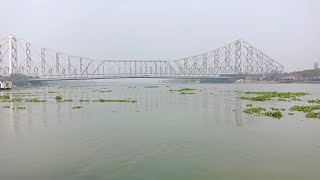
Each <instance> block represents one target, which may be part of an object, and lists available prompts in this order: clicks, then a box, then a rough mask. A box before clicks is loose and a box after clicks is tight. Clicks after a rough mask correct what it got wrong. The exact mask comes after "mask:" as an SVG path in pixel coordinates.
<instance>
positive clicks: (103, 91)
mask: <svg viewBox="0 0 320 180" xmlns="http://www.w3.org/2000/svg"><path fill="white" fill-rule="evenodd" d="M98 92H101V93H106V92H112V90H100V91H98Z"/></svg>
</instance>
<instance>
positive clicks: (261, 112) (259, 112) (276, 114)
mask: <svg viewBox="0 0 320 180" xmlns="http://www.w3.org/2000/svg"><path fill="white" fill-rule="evenodd" d="M243 112H244V113H246V114H251V115H254V116H269V117H273V118H277V119H280V118H282V117H283V115H282V113H281V112H280V111H266V109H265V108H261V107H254V108H248V109H245V110H244V111H243Z"/></svg>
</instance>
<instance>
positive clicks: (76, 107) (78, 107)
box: [72, 106, 82, 109]
mask: <svg viewBox="0 0 320 180" xmlns="http://www.w3.org/2000/svg"><path fill="white" fill-rule="evenodd" d="M81 108H82V107H81V106H75V107H73V108H72V109H81Z"/></svg>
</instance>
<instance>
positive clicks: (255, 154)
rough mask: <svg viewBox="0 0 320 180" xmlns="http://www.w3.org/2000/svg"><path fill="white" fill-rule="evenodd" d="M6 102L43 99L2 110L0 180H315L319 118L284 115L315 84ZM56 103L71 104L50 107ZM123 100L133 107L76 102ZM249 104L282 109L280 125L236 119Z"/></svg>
mask: <svg viewBox="0 0 320 180" xmlns="http://www.w3.org/2000/svg"><path fill="white" fill-rule="evenodd" d="M149 85H155V86H159V87H154V88H146V87H145V86H149ZM180 88H193V89H196V90H194V91H193V92H194V93H195V94H185V95H181V94H180V93H179V92H177V91H170V90H177V89H180ZM110 90H111V92H109V91H110ZM49 91H53V92H51V93H48V92H49ZM239 91H284V92H285V91H293V92H308V93H310V95H307V96H303V97H301V99H302V100H303V101H297V102H296V101H292V102H280V101H267V102H251V101H247V100H241V99H240V97H241V96H243V94H242V93H240V92H239ZM4 94H8V95H9V96H11V97H12V98H23V99H31V98H38V99H42V100H47V101H46V102H43V103H28V102H11V103H10V102H2V103H0V106H1V107H0V115H1V116H0V179H3V180H11V179H12V180H17V179H23V180H37V179H39V180H47V179H48V180H51V179H52V180H57V179H61V180H62V179H63V180H75V179H77V180H78V179H80V180H87V179H101V180H102V179H112V180H113V179H117V180H118V179H130V180H144V179H145V180H151V179H155V180H158V179H159V180H160V179H161V180H163V179H179V180H180V179H181V180H188V179H190V180H195V179H201V180H202V179H223V180H231V179H232V180H233V179H236V180H249V179H259V180H270V179H281V180H286V179H288V180H301V179H304V180H305V179H310V180H316V179H319V178H320V171H319V167H320V119H307V118H305V117H304V113H299V112H295V115H293V116H289V115H288V112H289V111H288V109H289V108H290V107H291V106H293V105H297V104H308V103H307V102H306V100H308V99H315V98H320V85H319V84H161V83H159V84H157V83H153V82H144V81H138V82H133V81H125V80H122V81H121V80H109V81H103V80H99V81H94V82H89V81H82V82H62V83H55V84H51V85H49V86H42V87H35V88H24V89H16V90H12V91H2V92H0V95H4ZM55 96H62V98H63V99H72V100H73V101H72V102H56V100H55V99H54V98H55ZM129 98H130V100H136V101H137V102H136V103H121V102H79V100H81V99H82V100H97V99H129ZM247 104H253V106H254V107H256V106H259V107H265V108H270V107H277V108H285V109H286V111H285V112H284V117H283V118H282V119H273V118H271V117H262V116H251V115H248V114H245V113H243V112H242V111H243V110H244V109H246V108H247V107H246V105H247ZM3 106H10V108H2V107H3ZM18 106H20V107H25V108H26V109H22V110H17V107H18ZM75 106H81V107H82V108H80V109H73V107H75ZM12 108H15V109H12Z"/></svg>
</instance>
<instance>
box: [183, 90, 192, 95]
mask: <svg viewBox="0 0 320 180" xmlns="http://www.w3.org/2000/svg"><path fill="white" fill-rule="evenodd" d="M184 94H195V93H193V92H184V91H183V92H181V93H180V95H184Z"/></svg>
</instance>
